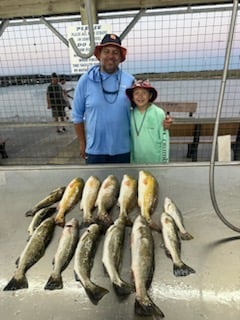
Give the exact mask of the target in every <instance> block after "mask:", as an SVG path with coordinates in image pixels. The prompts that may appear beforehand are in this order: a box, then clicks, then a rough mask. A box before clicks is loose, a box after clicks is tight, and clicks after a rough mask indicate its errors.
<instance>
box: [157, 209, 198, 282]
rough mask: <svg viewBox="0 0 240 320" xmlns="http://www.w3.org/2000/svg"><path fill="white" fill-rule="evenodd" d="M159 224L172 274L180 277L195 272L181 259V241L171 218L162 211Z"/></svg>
mask: <svg viewBox="0 0 240 320" xmlns="http://www.w3.org/2000/svg"><path fill="white" fill-rule="evenodd" d="M161 224H162V235H163V241H164V245H165V249H166V254H167V256H168V257H170V258H171V259H172V261H173V273H174V275H175V276H176V277H182V276H188V275H189V274H191V273H195V270H193V269H192V268H191V267H189V266H188V265H186V264H185V263H184V262H183V261H182V259H181V241H180V238H179V235H178V231H177V226H176V223H175V221H174V220H173V218H172V217H171V216H170V215H169V214H167V213H166V212H163V213H162V214H161Z"/></svg>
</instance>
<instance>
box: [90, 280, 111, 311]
mask: <svg viewBox="0 0 240 320" xmlns="http://www.w3.org/2000/svg"><path fill="white" fill-rule="evenodd" d="M85 291H86V293H87V295H88V297H89V299H90V300H91V302H92V303H93V304H95V305H97V304H98V302H99V301H100V300H101V299H102V298H103V297H104V296H105V294H107V293H109V291H108V290H107V289H105V288H103V287H100V286H97V285H96V284H94V283H93V282H92V283H91V287H85Z"/></svg>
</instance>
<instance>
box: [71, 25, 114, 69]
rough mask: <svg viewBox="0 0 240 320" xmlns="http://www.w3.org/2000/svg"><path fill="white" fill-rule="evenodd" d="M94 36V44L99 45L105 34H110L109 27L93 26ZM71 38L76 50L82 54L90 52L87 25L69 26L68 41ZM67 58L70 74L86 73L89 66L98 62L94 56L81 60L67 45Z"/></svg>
mask: <svg viewBox="0 0 240 320" xmlns="http://www.w3.org/2000/svg"><path fill="white" fill-rule="evenodd" d="M93 28H94V36H95V44H99V43H100V42H101V40H102V38H103V37H104V35H105V34H106V33H111V32H112V30H111V25H108V24H104V25H100V24H95V25H93ZM69 38H73V39H74V41H75V43H76V46H77V48H78V49H79V50H80V51H81V52H82V53H84V54H87V53H88V52H89V50H90V41H89V32H88V26H87V25H80V26H69V27H68V39H69ZM69 56H70V63H71V72H72V73H77V74H82V73H84V72H86V71H87V70H88V69H89V68H90V67H91V66H93V65H95V64H96V63H97V62H98V61H97V59H96V58H95V56H92V57H90V58H88V59H83V58H81V57H79V56H77V54H76V53H75V51H74V50H73V48H72V46H71V45H69Z"/></svg>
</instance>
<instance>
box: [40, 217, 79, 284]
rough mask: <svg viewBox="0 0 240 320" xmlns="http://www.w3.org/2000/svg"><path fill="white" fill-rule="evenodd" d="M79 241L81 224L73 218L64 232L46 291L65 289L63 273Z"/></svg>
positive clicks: (66, 225)
mask: <svg viewBox="0 0 240 320" xmlns="http://www.w3.org/2000/svg"><path fill="white" fill-rule="evenodd" d="M78 240H79V223H78V220H77V219H75V218H72V219H71V220H69V221H68V222H67V223H66V224H65V226H64V228H63V231H62V234H61V236H60V239H59V242H58V248H57V251H56V254H55V256H54V259H53V271H52V273H51V275H50V277H49V279H48V281H47V283H46V285H45V287H44V289H45V290H55V289H62V288H63V281H62V272H63V271H64V270H65V269H66V268H67V266H68V265H69V263H70V261H71V259H72V257H73V255H74V252H75V249H76V247H77V243H78Z"/></svg>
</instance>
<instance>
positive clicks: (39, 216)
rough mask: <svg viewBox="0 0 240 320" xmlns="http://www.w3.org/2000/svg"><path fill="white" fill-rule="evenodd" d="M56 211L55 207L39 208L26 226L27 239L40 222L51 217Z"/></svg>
mask: <svg viewBox="0 0 240 320" xmlns="http://www.w3.org/2000/svg"><path fill="white" fill-rule="evenodd" d="M55 212H56V207H49V208H43V209H40V210H39V211H38V212H37V213H36V214H35V215H34V217H33V218H32V221H31V223H30V225H29V227H28V230H27V231H28V240H29V239H30V237H31V236H32V234H33V232H34V230H35V229H36V228H37V227H38V226H39V225H40V224H41V222H42V221H43V220H45V219H47V218H49V217H51V216H52V215H53V214H54V213H55Z"/></svg>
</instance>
